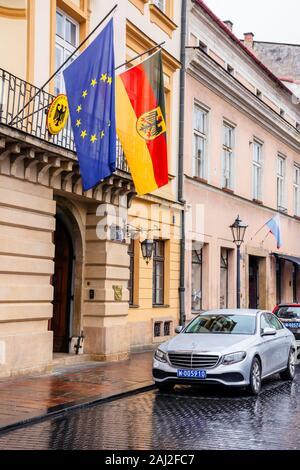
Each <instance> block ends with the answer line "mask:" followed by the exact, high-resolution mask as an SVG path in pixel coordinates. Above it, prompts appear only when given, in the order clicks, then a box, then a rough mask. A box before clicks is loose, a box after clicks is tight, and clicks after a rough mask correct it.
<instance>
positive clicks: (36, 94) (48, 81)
mask: <svg viewBox="0 0 300 470" xmlns="http://www.w3.org/2000/svg"><path fill="white" fill-rule="evenodd" d="M117 6H118V4H116V5H115V6H114V7H113V8H112V9H111V10H110V11H109V12H108V13H107V15H106V16H105V17H104V18H103V19H102V20H101V21H100V23H98V24H97V26H96V27H95V28H94V29H93V31H91V32H90V34H89V35H88V36H87V37H86V38H85V39H84V40H83V41H82V42H81V43H80V44H79V46H78V47H77V48H76V49H75V51H74V52H72V54H71V55H70V56H69V57H68V58H67V59H66V60H65V61H64V63H63V64H62V65H61V66H60V67H59V68H58V69H57V70H56V71H55V72H54V73H53V74H52V75H51V77H50V78H49V79H48V80H47V81H46V82H45V83H44V85H43V86H42V87H41V88H39V89H38V91H37V92H36V93H35V94H34V95H33V96H32V97H31V98H30V100H29V101H28V102H27V103H26V104H25V106H23V108H22V109H21V110H20V111H19V112H18V114H16V115H15V116H14V117H13V118H12V120H11V121H10V123H9V124H8V125H9V126H11V125H12V124H13V122H14V121H15V120H16V118H17V117H18V116H19V115H20V114H21V113H22V112H23V111H24V109H26V108H27V107H28V106H29V105H30V103H32V101H33V100H34V99H35V98H36V97H37V96H38V95H39V94H40V93H41V91H42V90H43V89H44V88H45V87H46V86H47V85H48V83H50V82H51V80H53V78H54V77H55V76H56V75H57V74H58V72H60V71H61V70H62V69H63V68H64V67H65V65H66V64H67V63H68V62H69V60H70V59H71V58H72V57H73V56H74V55H75V54H76V52H78V51H79V49H81V48H82V46H83V45H84V44H85V43H86V41H88V40H89V39H90V37H91V36H92V35H93V34H94V33H95V32H96V31H97V29H98V28H100V26H101V25H102V24H103V23H104V21H105V20H106V19H107V18H108V17H109V16H110V15H111V14H112V13H113V12H114V11H115V9H116V8H117Z"/></svg>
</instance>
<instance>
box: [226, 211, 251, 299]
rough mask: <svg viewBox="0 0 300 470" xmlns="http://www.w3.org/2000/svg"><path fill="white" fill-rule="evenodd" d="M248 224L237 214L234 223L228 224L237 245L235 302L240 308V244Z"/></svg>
mask: <svg viewBox="0 0 300 470" xmlns="http://www.w3.org/2000/svg"><path fill="white" fill-rule="evenodd" d="M247 227H248V225H246V224H245V223H244V222H242V221H241V219H240V216H239V215H238V216H237V218H236V219H235V221H234V223H233V224H232V225H230V228H231V231H232V236H233V242H234V243H235V244H236V247H237V263H236V267H237V270H236V304H237V308H241V271H240V261H241V245H242V243H243V242H244V237H245V232H246V229H247Z"/></svg>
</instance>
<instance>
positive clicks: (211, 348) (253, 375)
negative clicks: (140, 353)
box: [153, 309, 297, 395]
mask: <svg viewBox="0 0 300 470" xmlns="http://www.w3.org/2000/svg"><path fill="white" fill-rule="evenodd" d="M176 332H177V333H179V334H178V336H176V337H175V338H172V339H171V340H169V341H167V342H165V343H163V344H161V345H160V346H159V347H158V349H157V350H156V351H155V354H154V359H153V378H154V381H155V384H156V385H157V387H158V388H159V390H161V391H167V390H172V389H173V387H174V385H175V384H199V383H201V384H202V383H209V384H212V383H219V384H223V385H227V386H231V387H247V388H248V389H249V392H250V393H251V394H253V395H258V394H259V392H260V390H261V382H262V379H264V378H266V377H268V376H270V375H272V374H275V373H280V376H281V378H282V379H283V380H293V379H294V376H295V363H296V350H297V347H296V341H295V337H294V335H293V334H292V333H291V332H290V331H289V330H288V329H287V328H285V327H284V325H283V324H282V323H281V321H280V320H279V319H278V318H277V317H276V316H275V315H273V314H272V313H271V312H267V311H260V310H246V309H245V310H244V309H235V310H213V311H208V312H204V313H201V314H200V315H198V316H197V317H196V318H195V319H194V320H193V321H192V322H191V323H189V324H188V325H187V326H186V327H184V328H183V327H177V328H176Z"/></svg>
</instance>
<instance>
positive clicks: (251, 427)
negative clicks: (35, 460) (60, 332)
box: [0, 366, 300, 450]
mask: <svg viewBox="0 0 300 470" xmlns="http://www.w3.org/2000/svg"><path fill="white" fill-rule="evenodd" d="M299 436H300V370H299V366H298V367H297V375H296V379H295V381H294V382H293V383H287V382H282V381H281V380H280V379H279V377H278V376H274V377H273V378H272V379H269V380H268V381H265V382H264V385H263V390H262V393H261V395H260V396H259V397H258V398H253V397H249V396H247V394H246V393H245V392H243V391H239V390H227V389H223V388H216V387H211V386H209V387H204V386H202V387H193V388H189V387H177V388H176V389H175V391H174V393H165V394H161V393H159V392H157V391H153V392H147V393H142V394H139V395H136V396H132V397H128V398H123V399H119V400H116V401H113V402H109V403H104V404H101V405H98V406H93V407H89V408H85V409H82V410H77V411H74V412H69V413H66V414H65V415H62V416H59V417H56V418H53V419H48V420H46V421H43V422H40V423H38V424H34V425H31V426H27V427H24V428H20V429H17V430H14V431H10V432H7V433H4V434H0V449H53V450H56V449H90V450H96V449H107V450H110V449H112V450H118V449H119V450H120V449H135V450H143V449H145V450H147V449H152V450H154V449H160V450H170V449H177V450H184V449H195V450H196V449H256V450H260V449H265V450H267V449H268V450H269V449H300V438H299Z"/></svg>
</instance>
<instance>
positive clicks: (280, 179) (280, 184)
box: [277, 155, 285, 211]
mask: <svg viewBox="0 0 300 470" xmlns="http://www.w3.org/2000/svg"><path fill="white" fill-rule="evenodd" d="M284 189H285V158H284V157H282V156H280V155H278V158H277V207H278V210H283V211H285V200H284Z"/></svg>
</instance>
